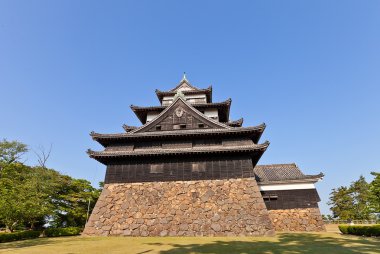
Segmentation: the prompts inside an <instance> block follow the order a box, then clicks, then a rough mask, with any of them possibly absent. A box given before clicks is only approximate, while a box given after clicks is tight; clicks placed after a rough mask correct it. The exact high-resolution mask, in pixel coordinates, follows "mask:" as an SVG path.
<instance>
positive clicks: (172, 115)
mask: <svg viewBox="0 0 380 254" xmlns="http://www.w3.org/2000/svg"><path fill="white" fill-rule="evenodd" d="M178 94H181V92H178ZM210 128H211V129H229V128H231V127H229V126H227V125H225V124H222V123H219V122H217V121H215V120H213V119H210V118H208V117H206V116H205V115H204V114H202V113H201V112H200V111H198V110H197V109H195V108H194V107H192V106H191V105H190V104H189V103H187V102H186V101H185V100H184V99H183V97H182V96H176V98H175V100H174V102H173V103H172V104H171V105H170V106H169V107H167V108H166V109H165V110H164V111H163V112H162V113H161V114H159V115H158V116H157V117H156V118H155V119H153V120H152V121H150V122H149V123H147V124H145V125H143V126H142V127H140V128H138V129H136V130H133V131H132V132H131V133H140V132H154V131H175V130H194V129H210Z"/></svg>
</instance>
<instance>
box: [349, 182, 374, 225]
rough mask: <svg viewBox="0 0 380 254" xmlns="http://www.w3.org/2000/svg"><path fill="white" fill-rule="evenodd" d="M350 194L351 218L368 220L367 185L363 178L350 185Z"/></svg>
mask: <svg viewBox="0 0 380 254" xmlns="http://www.w3.org/2000/svg"><path fill="white" fill-rule="evenodd" d="M349 189H350V192H351V195H352V197H353V200H354V204H353V208H352V209H353V218H352V219H355V220H368V219H370V209H369V184H368V183H367V181H366V180H365V178H364V177H363V176H360V177H359V179H358V180H357V181H355V182H353V183H351V185H350V188H349Z"/></svg>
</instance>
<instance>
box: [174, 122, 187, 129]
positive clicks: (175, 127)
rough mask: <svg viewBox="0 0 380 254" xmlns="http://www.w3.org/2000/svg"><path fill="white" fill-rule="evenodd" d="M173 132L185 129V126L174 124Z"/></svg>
mask: <svg viewBox="0 0 380 254" xmlns="http://www.w3.org/2000/svg"><path fill="white" fill-rule="evenodd" d="M173 129H174V130H179V129H186V124H184V123H183V124H175V125H173Z"/></svg>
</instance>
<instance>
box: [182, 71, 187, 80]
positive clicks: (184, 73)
mask: <svg viewBox="0 0 380 254" xmlns="http://www.w3.org/2000/svg"><path fill="white" fill-rule="evenodd" d="M182 80H186V81H187V78H186V72H183V78H182Z"/></svg>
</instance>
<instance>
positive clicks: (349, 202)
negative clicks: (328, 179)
mask: <svg viewBox="0 0 380 254" xmlns="http://www.w3.org/2000/svg"><path fill="white" fill-rule="evenodd" d="M353 203H354V200H353V198H352V196H351V192H350V190H349V188H347V187H345V186H341V187H339V188H337V189H333V190H332V192H331V193H330V201H329V202H328V204H329V205H331V206H332V207H331V208H330V210H331V211H332V213H333V217H334V218H337V217H339V218H340V219H341V220H347V219H350V218H353V212H352V207H353Z"/></svg>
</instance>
